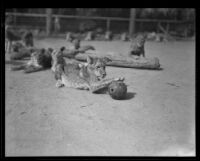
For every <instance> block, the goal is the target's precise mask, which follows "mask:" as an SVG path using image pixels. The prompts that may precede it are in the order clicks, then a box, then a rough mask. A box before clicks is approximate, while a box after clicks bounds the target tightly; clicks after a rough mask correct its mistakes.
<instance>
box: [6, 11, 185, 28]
mask: <svg viewBox="0 0 200 161" xmlns="http://www.w3.org/2000/svg"><path fill="white" fill-rule="evenodd" d="M5 14H6V16H7V15H12V16H18V17H44V18H46V20H47V19H49V17H48V14H47V13H44V14H36V13H17V12H6V13H5ZM51 17H52V18H55V17H59V18H72V19H90V20H103V21H106V29H107V30H109V29H110V23H111V21H126V22H128V23H130V24H131V19H130V18H120V17H98V16H89V17H88V16H78V15H59V14H51ZM134 21H135V22H154V23H158V24H159V23H167V25H168V26H169V24H172V23H174V24H181V23H187V22H186V21H177V20H163V19H162V20H160V19H141V18H135V19H134ZM47 22H48V21H47ZM132 26H133V25H132ZM47 28H48V27H47ZM129 30H130V26H129ZM47 31H48V32H49V29H47ZM130 31H131V30H130Z"/></svg>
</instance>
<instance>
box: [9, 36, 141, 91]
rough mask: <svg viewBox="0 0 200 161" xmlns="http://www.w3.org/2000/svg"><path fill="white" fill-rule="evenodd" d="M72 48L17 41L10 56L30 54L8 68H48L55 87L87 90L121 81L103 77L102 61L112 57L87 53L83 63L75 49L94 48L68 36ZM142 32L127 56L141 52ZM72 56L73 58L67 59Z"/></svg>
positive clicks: (120, 78)
mask: <svg viewBox="0 0 200 161" xmlns="http://www.w3.org/2000/svg"><path fill="white" fill-rule="evenodd" d="M70 42H71V43H72V46H73V48H72V49H66V48H65V47H61V48H60V49H58V50H56V49H52V48H48V49H44V48H43V49H37V48H35V47H29V48H27V47H26V46H24V45H21V44H20V43H16V44H14V45H13V51H14V53H13V54H11V56H10V58H11V59H22V58H24V57H30V60H29V61H28V62H27V63H26V64H23V65H20V66H15V67H11V70H12V71H16V70H24V72H25V73H32V72H36V71H40V70H44V69H51V70H52V72H53V73H54V78H55V80H56V87H57V88H60V87H63V86H67V87H72V88H76V89H85V90H89V91H91V92H92V93H98V92H100V91H102V90H103V89H106V88H107V87H108V86H109V84H111V83H112V82H113V81H122V82H123V81H124V78H123V77H119V78H110V79H105V77H106V64H107V63H108V62H110V61H112V60H111V59H110V58H107V57H103V58H97V57H90V56H88V57H87V63H82V62H79V61H76V60H75V59H74V57H75V56H76V55H77V54H78V53H84V52H86V51H87V50H95V49H94V47H92V46H80V40H78V39H73V40H70ZM144 43H145V36H139V37H137V38H136V39H135V40H134V41H132V45H131V49H130V52H129V54H130V56H131V55H137V56H140V55H142V56H145V55H144ZM71 60H73V61H71Z"/></svg>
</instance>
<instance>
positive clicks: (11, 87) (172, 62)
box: [3, 8, 196, 157]
mask: <svg viewBox="0 0 200 161" xmlns="http://www.w3.org/2000/svg"><path fill="white" fill-rule="evenodd" d="M195 17H196V10H195V9H194V8H5V22H4V24H3V28H4V30H5V157H24V156H25V157H27V156H28V157H40V156H50V157H51V156H61V157H63V156H64V157H65V156H133V157H134V156H142V157H145V156H154V157H158V156H162V157H168V156H172V157H188V156H190V157H195V156H196V132H195V131H196V121H195V120H196V118H195V116H196V110H195V106H196V104H195V101H196V93H195V84H196V80H195V78H196V72H195V65H196V64H195V61H196V52H195V48H196V29H195V23H196V22H195V19H196V18H195ZM3 45H4V44H3Z"/></svg>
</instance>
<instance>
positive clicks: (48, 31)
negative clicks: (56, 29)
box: [46, 8, 52, 36]
mask: <svg viewBox="0 0 200 161" xmlns="http://www.w3.org/2000/svg"><path fill="white" fill-rule="evenodd" d="M51 21H52V9H51V8H47V9H46V34H47V36H49V35H50V34H51V25H52V23H51Z"/></svg>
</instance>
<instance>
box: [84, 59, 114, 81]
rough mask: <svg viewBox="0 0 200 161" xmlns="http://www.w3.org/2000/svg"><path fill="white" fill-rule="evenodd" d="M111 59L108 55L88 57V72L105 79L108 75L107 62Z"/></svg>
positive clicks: (99, 78)
mask: <svg viewBox="0 0 200 161" xmlns="http://www.w3.org/2000/svg"><path fill="white" fill-rule="evenodd" d="M110 61H111V59H109V58H107V57H103V58H95V57H90V56H88V57H87V72H88V74H92V75H95V77H97V78H98V80H101V79H103V78H104V77H105V76H106V63H108V62H110Z"/></svg>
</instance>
